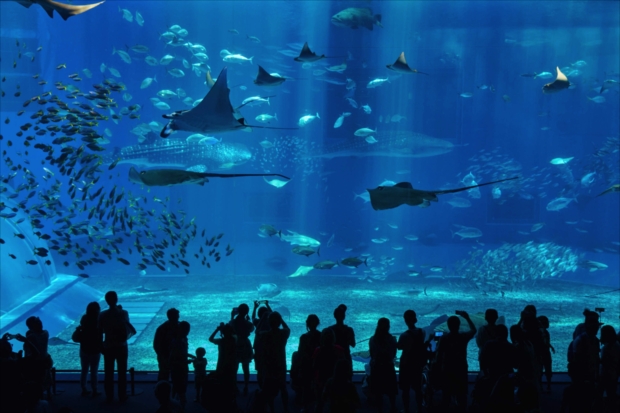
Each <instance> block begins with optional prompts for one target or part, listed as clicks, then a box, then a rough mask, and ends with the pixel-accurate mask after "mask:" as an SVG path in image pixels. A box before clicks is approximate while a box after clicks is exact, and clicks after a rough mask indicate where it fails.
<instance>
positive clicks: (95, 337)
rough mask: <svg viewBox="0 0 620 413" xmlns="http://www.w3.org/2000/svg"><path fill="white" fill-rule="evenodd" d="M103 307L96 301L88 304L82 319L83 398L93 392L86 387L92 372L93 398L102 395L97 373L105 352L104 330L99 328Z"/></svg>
mask: <svg viewBox="0 0 620 413" xmlns="http://www.w3.org/2000/svg"><path fill="white" fill-rule="evenodd" d="M100 313H101V307H100V306H99V303H98V302H96V301H92V302H90V303H88V305H87V306H86V314H84V315H83V316H82V318H81V319H80V327H81V329H82V335H81V339H80V364H81V367H82V371H81V374H80V385H81V386H82V396H87V395H89V394H90V393H91V392H90V391H89V390H88V388H87V387H86V379H87V377H88V371H89V370H90V387H91V390H92V395H93V397H95V396H98V395H99V394H100V393H99V392H98V391H97V371H98V370H99V361H100V360H101V351H102V350H103V330H102V329H101V327H100V326H99V314H100Z"/></svg>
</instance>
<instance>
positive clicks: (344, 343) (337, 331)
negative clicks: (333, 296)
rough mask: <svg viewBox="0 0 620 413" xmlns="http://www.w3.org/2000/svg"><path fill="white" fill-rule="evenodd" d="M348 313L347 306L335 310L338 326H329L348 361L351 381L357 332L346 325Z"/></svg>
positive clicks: (340, 306) (342, 305)
mask: <svg viewBox="0 0 620 413" xmlns="http://www.w3.org/2000/svg"><path fill="white" fill-rule="evenodd" d="M346 313H347V306H346V305H344V304H340V305H339V306H338V307H336V309H335V310H334V318H335V319H336V324H334V325H332V326H329V327H328V328H330V329H332V330H333V331H334V336H335V337H336V344H337V345H339V346H340V347H341V348H342V349H343V350H344V354H345V357H346V359H347V360H348V362H349V372H350V373H349V379H351V377H353V360H352V359H351V348H352V347H355V344H356V343H355V331H353V328H351V327H349V326H348V325H346V324H345V323H344V319H345V317H346Z"/></svg>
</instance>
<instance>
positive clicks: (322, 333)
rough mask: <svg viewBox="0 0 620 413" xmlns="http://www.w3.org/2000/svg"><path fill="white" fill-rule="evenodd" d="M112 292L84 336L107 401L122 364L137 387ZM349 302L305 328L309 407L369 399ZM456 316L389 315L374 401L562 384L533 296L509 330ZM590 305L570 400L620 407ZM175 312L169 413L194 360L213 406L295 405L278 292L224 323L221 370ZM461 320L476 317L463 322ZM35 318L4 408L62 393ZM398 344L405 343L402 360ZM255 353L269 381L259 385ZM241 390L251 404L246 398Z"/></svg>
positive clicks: (5, 373) (166, 397)
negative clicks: (472, 354)
mask: <svg viewBox="0 0 620 413" xmlns="http://www.w3.org/2000/svg"><path fill="white" fill-rule="evenodd" d="M105 301H106V303H107V304H108V306H109V307H108V308H107V309H105V310H103V311H102V310H101V309H100V306H99V304H98V303H96V302H92V303H90V304H88V306H87V308H86V313H85V314H84V316H83V317H82V318H81V320H80V324H79V326H78V327H77V328H76V329H75V331H74V333H73V336H72V339H73V341H75V342H78V343H79V344H80V352H79V356H80V362H81V378H80V384H81V387H82V396H85V397H86V396H89V397H97V396H99V395H100V393H99V390H98V389H99V388H98V382H97V370H98V368H99V362H100V357H101V355H102V354H103V364H104V385H103V390H104V395H105V398H106V401H107V402H110V403H111V402H112V401H113V399H114V393H115V391H114V371H115V368H116V370H117V371H118V383H117V387H118V390H117V397H118V399H119V401H120V402H124V401H125V400H126V399H127V397H128V396H127V379H126V376H127V357H128V346H127V341H128V340H129V339H130V338H131V337H132V336H133V335H134V334H136V330H135V328H134V327H133V326H132V324H131V322H130V320H129V315H128V313H127V311H125V310H123V308H122V306H120V305H118V296H117V294H116V293H115V292H114V291H109V292H108V293H106V295H105ZM346 311H347V307H346V306H345V305H344V304H341V305H339V306H338V307H337V308H336V309H335V310H334V319H335V323H334V324H333V325H331V326H329V327H326V328H323V329H322V330H319V328H318V327H319V325H320V320H319V318H318V317H317V316H316V315H315V314H310V315H309V316H308V317H307V319H306V330H307V331H306V333H304V334H302V335H301V337H300V338H299V347H298V350H297V351H296V352H294V353H293V354H292V359H291V369H290V388H291V389H292V390H294V391H295V394H296V398H295V402H296V403H295V404H296V405H297V406H300V407H301V411H303V412H324V411H328V412H334V413H336V412H337V413H349V412H355V411H357V410H358V409H359V408H360V407H361V399H360V394H359V393H358V391H357V388H356V386H355V385H354V384H353V382H352V378H353V368H352V354H351V348H353V347H355V346H356V344H357V343H356V339H355V332H354V330H353V328H352V327H351V326H348V325H346V324H345V318H346ZM455 314H456V315H453V316H450V317H448V318H447V329H448V331H447V332H445V333H443V332H441V331H433V330H432V329H430V330H429V329H426V330H425V329H422V328H418V327H416V323H417V321H418V320H417V316H416V313H415V312H414V311H413V310H407V311H405V313H404V315H403V318H404V323H405V325H406V326H407V330H406V331H405V332H404V333H402V334H401V335H400V336H399V337H395V336H394V335H392V334H391V333H390V320H388V319H387V318H380V319H379V320H378V322H377V326H376V329H375V333H374V335H373V336H372V337H371V338H370V340H369V350H370V351H369V352H368V354H367V355H366V356H364V357H365V359H366V360H367V365H366V371H365V373H366V374H365V376H364V381H363V384H362V387H361V389H362V393H363V395H364V396H365V397H366V398H367V399H368V400H369V402H370V403H372V404H373V405H375V406H376V408H377V410H378V411H379V412H381V411H382V408H383V404H384V403H383V401H384V397H383V396H387V399H388V401H389V408H390V411H391V412H395V411H396V397H397V395H398V394H399V390H400V395H401V397H402V402H403V406H404V410H403V411H404V412H405V413H408V412H410V411H411V407H412V406H411V400H410V390H413V391H414V393H415V405H416V408H417V409H416V410H415V411H417V412H422V411H439V412H443V411H467V410H469V411H472V412H507V413H510V412H515V413H516V412H539V411H541V410H540V398H541V394H542V393H544V392H550V390H551V377H552V374H553V372H552V368H551V366H552V363H551V361H552V353H555V348H554V347H553V346H552V345H551V339H550V336H549V332H548V328H549V320H548V318H547V317H545V316H542V315H541V316H538V315H537V313H536V307H535V306H533V305H528V306H526V307H525V308H524V309H523V311H522V312H521V317H520V319H519V322H518V323H517V324H515V325H513V326H511V327H510V328H508V327H507V326H505V325H503V324H498V323H497V321H498V313H497V311H496V310H494V309H488V310H487V311H486V313H485V320H486V325H484V326H482V327H480V328H476V325H475V324H474V322H473V321H472V320H471V318H470V317H469V315H468V314H467V312H465V311H456V312H455ZM583 314H584V317H585V319H584V322H583V323H580V324H579V325H577V326H576V328H575V331H574V333H573V341H572V342H571V344H570V346H569V348H568V352H567V362H568V374H569V376H570V379H571V383H570V384H569V385H568V386H567V387H566V389H565V391H564V394H563V397H562V405H561V406H559V410H560V411H562V412H579V413H584V412H605V411H610V412H617V411H618V397H617V386H618V377H619V372H620V342H619V341H620V335H618V334H616V331H615V330H614V328H613V327H612V326H611V325H603V326H602V324H601V323H600V317H599V314H598V313H597V312H595V311H590V310H588V309H586V310H585V311H584V313H583ZM459 316H460V317H459ZM167 318H168V319H167V321H165V322H164V323H163V324H161V325H160V326H159V327H158V328H157V330H156V332H155V337H154V340H153V349H154V351H155V354H156V356H157V363H158V383H157V385H156V386H155V397H156V399H157V401H158V403H159V405H160V407H159V409H158V410H157V412H158V413H167V412H170V413H172V412H175V413H176V412H183V411H184V410H185V406H186V403H187V387H188V378H189V372H190V365H191V367H192V369H193V372H194V388H195V391H194V393H195V398H194V402H197V403H200V404H201V405H202V406H203V407H204V408H205V409H206V410H207V411H209V412H222V413H231V412H238V411H240V412H244V411H245V412H257V413H258V412H273V411H274V403H275V400H276V398H277V396H278V395H280V400H281V401H282V403H283V408H284V411H285V412H289V409H290V407H289V393H288V391H289V383H287V354H286V344H287V341H288V339H289V337H290V334H291V331H290V329H289V327H288V325H287V324H286V322H285V321H284V319H283V318H282V316H281V315H280V314H279V313H278V312H277V311H272V309H271V307H270V306H269V302H268V301H266V300H261V301H255V302H254V307H253V309H252V314H251V315H250V307H249V306H248V305H247V304H241V305H240V306H238V307H236V308H234V309H233V311H232V313H231V318H230V320H229V321H228V322H227V323H223V322H222V323H220V324H219V325H218V326H217V327H216V328H215V329H214V331H213V332H212V334H211V335H210V337H209V342H211V343H212V344H214V345H216V346H217V362H216V365H215V370H214V371H212V372H210V373H207V365H208V362H207V358H206V354H207V351H206V349H205V348H203V347H199V348H197V349H196V350H195V351H194V352H193V354H192V353H190V351H189V348H188V339H187V338H188V335H189V333H190V324H189V323H188V322H187V321H181V318H180V312H179V311H178V310H177V309H175V308H171V309H169V310H168V311H167ZM461 319H463V320H465V321H466V323H467V326H465V325H461ZM26 326H27V327H28V331H27V333H26V335H25V336H22V335H19V334H18V335H12V334H8V333H7V334H5V335H4V336H3V337H2V340H0V347H1V348H0V349H1V355H0V356H1V357H0V362H1V367H0V372H1V376H2V383H1V389H2V398H1V400H0V411H1V412H20V413H21V412H37V413H39V412H49V411H51V410H50V407H49V405H48V404H47V401H46V399H48V400H49V398H51V396H52V394H51V384H52V375H51V369H52V367H53V360H52V358H51V356H50V355H49V353H48V349H47V347H48V341H49V334H48V332H47V331H46V330H45V329H44V328H43V323H42V322H41V320H40V319H39V318H37V317H30V318H28V319H27V320H26ZM601 326H602V328H601ZM427 331H429V334H427ZM599 332H600V337H599ZM252 335H253V336H252ZM474 337H475V339H476V340H475V342H476V345H477V347H478V350H479V351H478V360H479V363H480V373H479V376H478V378H477V380H476V382H475V385H474V387H473V391H472V392H471V399H470V400H468V398H469V395H468V362H467V346H468V344H469V342H470V341H471V340H472V339H473V338H474ZM509 338H510V341H509V340H508V339H509ZM13 339H15V340H18V341H20V342H22V343H23V351H22V350H20V351H18V352H17V353H15V352H13V349H12V344H11V343H10V340H13ZM252 339H253V340H252ZM398 350H402V353H401V356H400V359H399V360H397V351H398ZM359 354H365V353H363V352H358V353H357V356H358V357H360V356H359ZM364 357H362V358H364ZM252 361H254V368H255V370H256V379H257V383H258V389H257V390H255V391H253V392H251V393H250V392H249V388H248V385H249V380H250V363H251V362H252ZM239 365H241V368H242V371H243V389H242V390H240V389H239V388H238V383H237V371H238V369H239ZM397 367H398V371H397ZM89 373H90V375H89ZM89 377H90V380H88V379H89ZM545 380H546V388H545V383H544V382H545ZM88 385H89V386H90V387H88ZM437 392H441V397H440V398H437V399H439V400H438V401H435V399H436V398H435V397H434V396H435V393H437ZM241 395H243V396H244V400H245V403H246V405H244V406H240V405H238V400H239V399H240V398H239V397H238V396H241ZM64 411H70V410H68V409H67V410H64Z"/></svg>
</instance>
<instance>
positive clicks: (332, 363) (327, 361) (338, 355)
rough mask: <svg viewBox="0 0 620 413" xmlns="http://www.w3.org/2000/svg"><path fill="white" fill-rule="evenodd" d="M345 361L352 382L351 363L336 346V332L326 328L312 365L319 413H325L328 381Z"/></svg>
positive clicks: (315, 351) (348, 377) (341, 349)
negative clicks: (341, 361) (338, 365)
mask: <svg viewBox="0 0 620 413" xmlns="http://www.w3.org/2000/svg"><path fill="white" fill-rule="evenodd" d="M339 360H344V362H345V366H347V380H350V379H351V378H350V374H349V370H348V369H349V367H348V366H349V365H350V364H349V362H348V360H347V358H346V355H345V351H344V349H343V348H342V347H340V346H339V345H337V344H336V336H335V335H334V330H333V329H331V328H325V329H323V331H321V345H320V346H319V347H318V348H316V349H315V350H314V354H313V356H312V365H313V369H314V389H315V392H316V393H315V394H316V400H317V407H316V411H317V412H322V411H323V389H324V388H325V384H326V383H327V380H329V379H330V378H331V377H332V375H333V374H334V369H335V368H336V363H337V362H338V361H339Z"/></svg>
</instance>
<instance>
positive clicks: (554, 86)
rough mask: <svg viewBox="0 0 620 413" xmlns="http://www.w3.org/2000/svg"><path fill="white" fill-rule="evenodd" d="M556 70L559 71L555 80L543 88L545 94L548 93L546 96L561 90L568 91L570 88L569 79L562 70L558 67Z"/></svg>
mask: <svg viewBox="0 0 620 413" xmlns="http://www.w3.org/2000/svg"><path fill="white" fill-rule="evenodd" d="M555 70H556V71H557V75H556V77H555V80H554V81H553V82H551V83H547V84H546V85H544V86H543V88H542V91H543V93H546V94H549V93H557V92H559V91H560V90H563V89H568V87H569V86H570V82H569V81H568V78H567V77H566V75H565V74H564V73H562V71H561V70H560V68H559V67H557V66H556V68H555Z"/></svg>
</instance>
